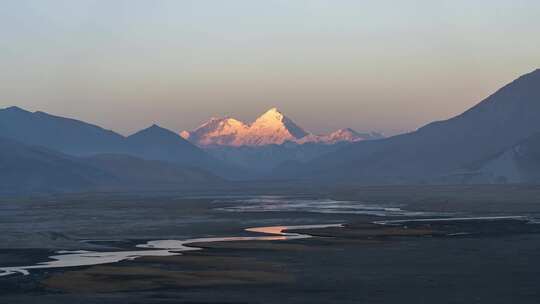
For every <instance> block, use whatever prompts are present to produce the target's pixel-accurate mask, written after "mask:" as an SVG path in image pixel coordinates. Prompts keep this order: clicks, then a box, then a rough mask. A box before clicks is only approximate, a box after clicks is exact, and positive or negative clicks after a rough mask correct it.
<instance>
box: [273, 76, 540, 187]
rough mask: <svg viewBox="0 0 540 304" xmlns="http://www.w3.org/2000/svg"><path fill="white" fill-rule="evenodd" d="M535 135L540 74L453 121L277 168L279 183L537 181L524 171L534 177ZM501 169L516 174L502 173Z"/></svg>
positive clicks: (539, 123) (520, 80) (521, 80)
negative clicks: (286, 180)
mask: <svg viewBox="0 0 540 304" xmlns="http://www.w3.org/2000/svg"><path fill="white" fill-rule="evenodd" d="M538 132H540V70H536V71H534V72H532V73H529V74H526V75H524V76H521V77H519V78H518V79H516V80H515V81H513V82H512V83H510V84H508V85H506V86H504V87H503V88H501V89H500V90H498V91H497V92H495V93H494V94H493V95H491V96H489V97H488V98H486V99H485V100H483V101H482V102H480V103H479V104H478V105H476V106H474V107H473V108H471V109H469V110H467V111H466V112H464V113H463V114H461V115H458V116H456V117H454V118H451V119H448V120H445V121H438V122H434V123H431V124H428V125H426V126H424V127H422V128H420V129H418V130H417V131H414V132H411V133H407V134H402V135H398V136H394V137H390V138H386V139H381V140H376V141H363V142H357V143H353V144H350V145H348V146H346V147H344V148H342V149H339V150H337V151H334V152H331V153H328V154H325V155H323V156H321V157H319V158H317V159H314V160H312V161H309V162H307V163H296V164H294V165H293V164H291V163H288V164H287V165H286V166H281V167H280V168H278V169H276V170H275V176H274V177H281V178H300V179H314V178H316V179H326V180H333V181H349V182H357V183H358V182H360V183H370V184H380V183H426V182H435V183H469V182H476V183H484V182H486V183H489V182H503V181H510V182H511V181H520V182H534V181H535V180H533V179H530V178H528V177H527V176H529V177H530V176H531V173H530V172H525V171H531V170H532V171H536V169H531V168H536V164H535V162H536V160H537V159H538V155H537V154H536V153H537V152H539V151H538V150H537V149H536V147H538V146H537V144H536V143H537V141H538V139H537V137H536V135H535V134H537V133H538ZM524 151H527V152H526V154H522V153H524ZM524 164H526V165H524ZM504 166H507V167H508V168H512V169H513V170H514V171H517V172H518V173H516V172H513V171H512V170H504V169H501V168H502V167H504ZM496 168H497V169H496ZM486 171H489V172H490V173H489V174H487V173H486ZM510 175H519V176H520V178H519V179H516V178H515V177H512V176H510ZM533 175H534V174H533Z"/></svg>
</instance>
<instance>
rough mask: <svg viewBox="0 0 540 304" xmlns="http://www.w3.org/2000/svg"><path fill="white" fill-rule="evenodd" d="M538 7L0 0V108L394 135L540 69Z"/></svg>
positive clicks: (129, 121) (121, 122)
mask: <svg viewBox="0 0 540 304" xmlns="http://www.w3.org/2000/svg"><path fill="white" fill-rule="evenodd" d="M538 16H540V1H497V0H495V1H480V0H479V1H461V0H457V1H348V0H342V1H336V0H333V1H322V0H311V1H308V0H305V1H301V0H297V1H291V0H275V1H271V0H265V1H257V0H245V1H234V0H228V1H207V0H195V1H182V0H177V1H137V0H131V1H117V0H100V1H85V0H78V1H61V0H34V1H24V0H16V1H11V0H3V1H1V2H0V37H1V38H2V39H0V49H1V50H2V51H1V52H0V68H1V70H2V73H0V106H9V105H18V106H22V107H25V108H28V109H31V110H44V111H47V112H51V113H55V114H59V115H66V116H71V117H77V118H80V119H83V120H87V121H90V122H94V123H97V124H100V125H102V126H104V127H107V128H111V129H114V130H116V131H119V132H121V133H124V134H127V133H130V132H133V131H135V130H136V129H138V128H142V127H145V126H146V125H149V124H151V123H154V122H155V123H158V124H160V125H163V126H165V127H168V128H170V129H173V130H175V131H180V130H182V129H192V128H195V127H196V126H197V125H199V124H200V123H202V122H203V121H204V120H205V119H207V118H208V117H210V116H234V117H237V118H240V119H244V120H247V121H249V120H251V119H253V118H255V116H257V115H258V114H260V113H262V112H264V111H265V110H266V109H267V108H270V107H272V106H277V107H278V108H280V109H282V110H283V111H284V112H285V113H286V114H288V115H289V116H290V117H291V118H293V119H294V120H295V121H297V122H298V123H299V124H300V125H302V126H304V127H305V128H307V129H308V130H312V131H314V132H326V131H330V130H332V129H336V128H340V127H352V128H354V129H357V130H358V131H368V130H377V131H383V132H386V133H387V134H395V133H399V132H403V131H407V130H412V129H415V128H417V127H419V126H420V125H422V124H424V123H426V122H429V121H432V120H438V119H443V118H447V117H449V116H451V115H454V114H457V113H459V112H461V111H462V110H465V109H466V108H467V107H470V106H472V105H473V104H475V103H477V102H478V101H480V100H481V99H482V98H484V97H486V96H487V95H488V94H490V93H492V92H493V91H494V90H495V89H497V88H499V87H500V86H502V85H504V84H505V83H507V82H509V81H511V80H513V79H514V78H516V77H518V76H519V75H521V74H524V73H527V72H530V71H532V70H534V69H535V68H539V67H540V55H539V54H540V39H539V38H538V29H540V18H538Z"/></svg>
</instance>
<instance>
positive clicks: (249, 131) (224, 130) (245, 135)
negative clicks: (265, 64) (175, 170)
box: [180, 108, 383, 147]
mask: <svg viewBox="0 0 540 304" xmlns="http://www.w3.org/2000/svg"><path fill="white" fill-rule="evenodd" d="M180 135H181V136H182V137H184V138H185V139H187V140H189V141H191V142H192V143H194V144H196V145H198V146H200V147H220V146H221V147H223V146H230V147H240V146H249V147H260V146H266V145H281V144H285V143H288V142H289V143H297V144H305V143H318V144H335V143H339V142H356V141H361V140H370V139H379V138H382V137H383V136H382V134H379V133H375V132H372V133H358V132H356V131H354V130H352V129H350V128H347V129H340V130H338V131H336V132H333V133H331V134H325V135H315V134H311V133H309V132H307V131H305V130H304V129H303V128H302V127H300V126H298V125H297V124H296V123H295V122H294V121H292V120H291V119H290V118H288V117H287V116H285V115H284V114H283V113H282V112H280V111H279V110H278V109H277V108H272V109H270V110H268V111H267V112H265V113H264V114H262V115H261V116H259V117H258V118H257V119H256V120H255V121H254V122H253V123H251V124H246V123H244V122H242V121H240V120H237V119H234V118H211V119H210V120H209V121H208V122H206V123H204V124H202V125H201V126H200V127H198V128H197V129H195V130H194V131H182V132H181V133H180Z"/></svg>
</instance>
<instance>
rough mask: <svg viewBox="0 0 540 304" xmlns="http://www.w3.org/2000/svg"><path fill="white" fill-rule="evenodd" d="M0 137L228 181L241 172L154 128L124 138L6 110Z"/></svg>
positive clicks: (47, 116)
mask: <svg viewBox="0 0 540 304" xmlns="http://www.w3.org/2000/svg"><path fill="white" fill-rule="evenodd" d="M0 137H3V138H8V139H12V140H15V141H17V142H20V143H22V144H27V145H31V146H41V147H45V148H48V149H51V150H55V151H58V152H61V153H64V154H68V155H72V156H81V157H84V156H92V155H97V154H111V153H112V154H125V155H130V156H134V157H138V158H142V159H147V160H160V161H168V162H172V163H175V164H178V165H182V166H190V167H199V168H202V169H204V170H207V171H210V172H213V173H214V174H217V175H220V176H224V177H228V178H235V177H237V175H236V174H238V175H242V173H243V171H242V170H240V169H239V168H232V167H231V166H230V165H228V164H226V163H225V162H223V161H219V160H217V159H216V158H214V157H212V156H210V155H209V154H208V153H206V152H205V151H203V150H202V149H200V148H198V147H197V146H195V145H193V144H192V143H190V142H189V141H187V140H185V139H184V138H182V137H181V136H180V135H178V134H176V133H174V132H172V131H169V130H167V129H164V128H161V127H159V126H157V125H153V126H151V127H149V128H146V129H144V130H141V131H139V132H137V133H135V134H133V135H130V136H127V137H125V136H122V135H120V134H118V133H115V132H113V131H110V130H105V129H103V128H101V127H99V126H96V125H92V124H89V123H86V122H83V121H79V120H75V119H69V118H64V117H59V116H54V115H50V114H47V113H44V112H40V111H38V112H29V111H26V110H23V109H21V108H18V107H9V108H6V109H2V110H0Z"/></svg>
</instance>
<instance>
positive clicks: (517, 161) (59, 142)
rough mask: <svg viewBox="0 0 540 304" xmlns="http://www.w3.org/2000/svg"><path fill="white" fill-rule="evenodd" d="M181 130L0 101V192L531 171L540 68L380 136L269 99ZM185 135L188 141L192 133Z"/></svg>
mask: <svg viewBox="0 0 540 304" xmlns="http://www.w3.org/2000/svg"><path fill="white" fill-rule="evenodd" d="M182 135H183V137H185V138H188V139H189V141H188V140H186V139H185V138H183V137H182V136H180V135H179V134H177V133H175V132H172V131H170V130H167V129H164V128H161V127H159V126H157V125H153V126H151V127H149V128H147V129H144V130H141V131H139V132H137V133H135V134H133V135H130V136H127V137H126V136H122V135H120V134H117V133H115V132H113V131H110V130H105V129H103V128H101V127H98V126H95V125H92V124H88V123H85V122H82V121H78V120H74V119H68V118H63V117H58V116H54V115H50V114H47V113H44V112H29V111H26V110H23V109H21V108H17V107H10V108H6V109H2V110H0V193H12V192H13V193H20V192H22V193H30V192H47V191H82V190H85V191H87V190H92V189H134V188H137V189H143V188H158V187H179V186H183V185H196V184H198V185H206V186H209V185H212V184H215V183H223V182H224V180H223V178H225V179H238V180H249V179H255V178H257V179H260V178H263V179H264V178H272V179H286V180H290V179H302V180H319V181H321V182H325V183H339V182H348V183H357V184H387V183H389V184H400V183H538V182H540V70H536V71H534V72H532V73H529V74H526V75H524V76H522V77H519V78H518V79H516V80H515V81H513V82H512V83H510V84H508V85H506V86H504V87H503V88H501V89H500V90H498V91H497V92H495V93H494V94H493V95H491V96H489V97H488V98H486V99H485V100H483V101H482V102H480V103H479V104H477V105H476V106H474V107H472V108H471V109H469V110H467V111H465V112H464V113H463V114H461V115H458V116H456V117H453V118H451V119H448V120H444V121H438V122H433V123H431V124H428V125H426V126H424V127H421V128H419V129H418V130H416V131H414V132H410V133H407V134H402V135H397V136H393V137H389V138H381V137H382V136H381V135H380V134H376V133H368V134H361V133H357V132H354V131H353V130H350V129H343V130H339V131H337V132H334V133H332V134H328V135H313V134H310V133H309V132H307V131H305V130H304V129H302V128H301V127H299V126H298V125H297V124H296V123H294V122H293V121H292V120H291V119H289V118H287V117H286V116H285V115H283V114H282V113H281V112H280V111H278V110H277V109H271V110H269V111H268V112H266V113H265V114H263V115H262V116H261V117H259V118H257V119H256V120H255V121H254V122H253V123H252V124H249V125H248V124H245V123H242V122H240V121H238V120H235V119H232V118H226V119H212V120H210V121H209V122H208V123H206V124H204V125H203V126H201V127H200V128H198V129H197V130H195V131H192V132H183V133H182ZM190 141H192V142H190Z"/></svg>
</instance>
